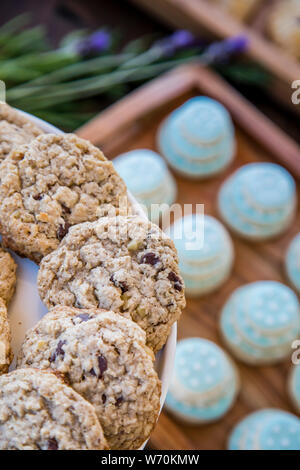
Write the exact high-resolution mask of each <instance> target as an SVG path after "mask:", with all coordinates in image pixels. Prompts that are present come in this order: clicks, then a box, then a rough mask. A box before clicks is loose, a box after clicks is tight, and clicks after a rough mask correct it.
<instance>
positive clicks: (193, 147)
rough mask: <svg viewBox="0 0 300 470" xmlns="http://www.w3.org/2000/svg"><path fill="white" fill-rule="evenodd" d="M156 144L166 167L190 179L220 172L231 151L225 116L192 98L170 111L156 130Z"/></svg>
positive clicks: (217, 108)
mask: <svg viewBox="0 0 300 470" xmlns="http://www.w3.org/2000/svg"><path fill="white" fill-rule="evenodd" d="M158 142H159V146H160V148H161V151H162V153H163V154H164V156H165V157H166V159H167V160H168V161H169V163H170V165H172V166H174V168H176V169H177V170H179V171H182V172H184V173H186V174H187V175H190V176H202V175H203V176H206V175H210V174H213V173H216V172H218V171H220V170H221V169H223V168H224V167H225V166H226V165H227V164H228V163H229V162H230V161H231V159H232V157H233V154H234V151H235V140H234V129H233V125H232V122H231V118H230V116H229V114H228V113H227V111H226V110H225V108H224V107H223V106H222V105H221V104H220V103H217V102H216V101H214V100H212V99H210V98H206V97H196V98H192V99H191V100H189V101H187V102H186V103H185V104H184V105H183V106H181V107H180V108H178V109H177V110H175V111H173V113H172V114H171V115H170V116H169V117H168V118H167V119H166V120H165V122H164V123H163V125H162V127H161V129H160V132H159V136H158Z"/></svg>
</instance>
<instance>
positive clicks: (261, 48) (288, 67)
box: [131, 0, 300, 87]
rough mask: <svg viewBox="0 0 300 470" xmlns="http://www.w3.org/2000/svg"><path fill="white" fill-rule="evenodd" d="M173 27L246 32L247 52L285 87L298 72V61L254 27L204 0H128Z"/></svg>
mask: <svg viewBox="0 0 300 470" xmlns="http://www.w3.org/2000/svg"><path fill="white" fill-rule="evenodd" d="M131 1H133V3H136V4H137V5H139V6H143V7H144V8H145V9H146V10H147V11H150V12H151V13H154V14H155V15H156V16H157V17H159V18H160V19H163V20H164V21H165V22H166V23H167V24H169V25H171V26H173V27H176V28H188V29H190V30H191V31H192V32H194V33H195V34H199V30H200V29H201V28H204V29H206V30H207V31H208V32H210V33H212V34H213V35H215V36H217V37H219V38H228V37H231V36H235V35H239V34H244V33H246V34H247V36H248V37H249V39H250V45H249V50H248V55H249V56H250V57H251V58H252V59H254V60H256V61H258V62H259V63H260V64H261V65H263V66H264V67H267V68H268V69H269V70H270V71H271V72H272V73H274V75H276V76H277V77H278V78H280V79H281V80H283V81H284V82H285V83H286V84H287V85H288V86H289V87H290V85H291V83H292V81H294V80H296V79H297V78H298V77H299V76H300V65H299V62H298V61H297V60H296V59H294V58H293V57H291V56H290V55H289V54H287V53H286V52H285V51H284V50H283V49H281V48H280V47H279V46H277V45H276V44H273V43H272V42H271V41H270V40H268V39H267V38H266V37H264V36H263V35H262V34H259V33H258V31H257V29H258V28H256V29H254V28H251V27H250V26H247V25H246V24H244V23H241V22H240V21H238V20H236V19H235V18H233V17H231V15H229V14H227V13H226V12H224V11H222V10H221V9H220V8H218V7H217V6H215V5H211V4H209V3H208V2H206V1H205V0H131Z"/></svg>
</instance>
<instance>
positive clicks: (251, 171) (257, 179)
mask: <svg viewBox="0 0 300 470" xmlns="http://www.w3.org/2000/svg"><path fill="white" fill-rule="evenodd" d="M235 176H236V178H237V177H239V178H241V179H242V180H243V181H244V184H245V192H247V193H248V197H249V198H250V200H252V201H253V202H254V204H255V205H257V206H259V207H261V208H262V209H263V210H272V209H278V208H282V207H285V206H286V205H288V204H290V201H291V199H292V198H293V196H294V194H295V189H296V186H295V182H294V179H293V177H292V176H291V175H290V173H289V172H288V171H287V170H285V169H284V168H283V167H281V166H280V165H276V164H275V163H250V164H249V165H244V166H243V167H241V168H240V169H239V170H238V171H237V172H236V174H235Z"/></svg>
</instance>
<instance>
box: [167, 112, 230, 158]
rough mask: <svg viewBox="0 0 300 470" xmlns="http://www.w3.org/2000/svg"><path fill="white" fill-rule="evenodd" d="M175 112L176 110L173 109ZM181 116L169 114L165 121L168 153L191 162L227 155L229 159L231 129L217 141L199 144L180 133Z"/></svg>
mask: <svg viewBox="0 0 300 470" xmlns="http://www.w3.org/2000/svg"><path fill="white" fill-rule="evenodd" d="M175 113H176V111H175ZM181 118H182V117H181V116H176V115H175V116H174V115H171V116H170V118H169V119H168V120H167V121H166V123H165V126H166V127H165V137H167V138H168V143H169V145H168V149H169V152H170V155H172V154H173V155H174V157H175V159H176V158H177V157H178V159H179V161H180V157H181V158H186V159H188V160H190V161H191V163H197V162H198V163H201V164H203V165H204V164H205V162H207V161H211V160H212V159H214V158H216V157H221V156H222V155H227V158H228V159H230V158H231V155H230V153H229V152H230V149H232V146H231V145H230V143H231V142H232V134H231V131H230V130H229V132H228V133H227V134H226V135H224V137H222V138H221V139H220V140H219V141H218V142H216V143H213V144H211V145H209V146H208V145H205V146H201V144H200V143H199V142H198V143H196V142H190V141H188V140H187V136H186V135H183V134H182V123H181Z"/></svg>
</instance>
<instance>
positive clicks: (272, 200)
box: [218, 163, 296, 241]
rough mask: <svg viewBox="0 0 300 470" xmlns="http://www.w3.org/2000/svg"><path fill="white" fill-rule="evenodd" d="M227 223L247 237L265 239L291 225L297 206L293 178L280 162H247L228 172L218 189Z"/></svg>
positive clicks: (222, 213) (223, 215) (219, 199)
mask: <svg viewBox="0 0 300 470" xmlns="http://www.w3.org/2000/svg"><path fill="white" fill-rule="evenodd" d="M218 205H219V211H220V214H221V216H222V218H223V220H224V221H225V222H226V224H227V225H228V226H229V227H230V228H231V229H232V230H233V231H234V232H236V233H237V234H238V235H240V236H241V237H243V238H246V239H248V240H253V241H255V240H265V239H269V238H272V237H274V236H276V235H278V234H280V233H282V232H283V231H284V230H285V229H287V228H288V226H289V225H290V224H291V222H292V220H293V217H294V214H295V208H296V186H295V182H294V179H293V178H292V176H291V175H290V174H289V172H288V171H287V170H285V169H284V168H283V167H281V166H280V165H276V164H274V163H250V164H248V165H244V166H242V167H241V168H239V169H238V170H237V171H236V172H235V173H233V175H231V176H230V177H229V178H228V179H227V180H226V181H225V183H223V186H222V187H221V190H220V192H219V196H218Z"/></svg>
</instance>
